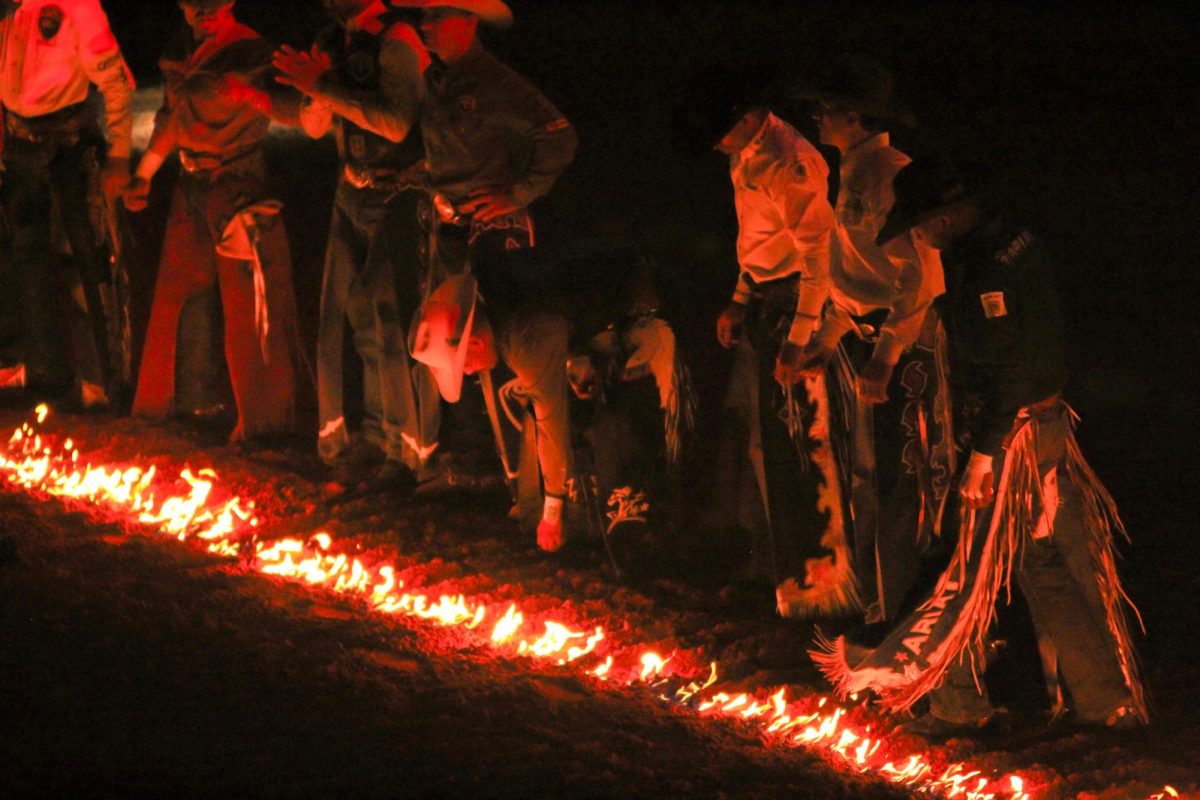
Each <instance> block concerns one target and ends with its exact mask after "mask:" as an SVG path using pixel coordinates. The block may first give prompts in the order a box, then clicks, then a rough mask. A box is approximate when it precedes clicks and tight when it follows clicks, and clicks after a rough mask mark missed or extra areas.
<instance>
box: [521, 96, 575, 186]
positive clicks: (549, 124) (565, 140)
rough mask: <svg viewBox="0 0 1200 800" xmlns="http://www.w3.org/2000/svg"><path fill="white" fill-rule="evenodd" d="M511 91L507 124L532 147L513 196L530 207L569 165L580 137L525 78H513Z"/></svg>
mask: <svg viewBox="0 0 1200 800" xmlns="http://www.w3.org/2000/svg"><path fill="white" fill-rule="evenodd" d="M508 91H509V95H510V97H509V101H510V102H509V104H508V108H507V109H506V111H507V115H506V119H505V123H506V125H507V126H508V128H509V130H510V131H511V132H512V133H515V134H516V135H517V136H519V137H520V138H521V139H523V140H524V142H525V144H526V145H527V146H528V147H529V148H530V152H529V157H528V162H527V166H526V167H525V169H524V170H518V177H517V180H516V181H515V182H514V183H513V187H512V195H513V199H514V200H515V201H516V202H517V204H518V205H520V206H528V205H529V204H530V203H532V202H533V201H534V200H536V199H538V198H539V197H541V196H543V195H545V194H546V193H547V192H549V191H550V188H551V187H552V186H554V182H555V181H557V180H558V176H559V175H561V174H562V173H563V171H564V170H566V168H567V166H568V165H570V163H571V161H572V160H573V159H574V158H575V148H576V146H577V145H578V144H579V138H578V137H577V136H576V134H575V128H574V127H572V125H571V123H570V122H568V121H567V118H566V117H564V116H563V115H562V112H560V111H559V110H558V109H557V108H555V107H554V105H553V104H552V103H551V102H550V101H549V100H547V99H546V98H545V97H544V96H542V93H541V92H539V91H538V90H537V89H535V88H534V87H533V86H532V85H530V84H529V83H527V82H525V81H524V79H521V78H519V77H516V76H513V77H512V78H511V79H510V81H509V90H508Z"/></svg>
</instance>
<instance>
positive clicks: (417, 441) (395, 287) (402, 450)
mask: <svg viewBox="0 0 1200 800" xmlns="http://www.w3.org/2000/svg"><path fill="white" fill-rule="evenodd" d="M418 235H419V228H418V224H417V195H416V193H415V192H403V193H401V194H400V195H398V196H397V197H395V198H393V199H392V200H391V201H390V202H389V203H388V204H387V206H386V211H385V215H384V217H383V219H382V220H381V221H380V223H379V224H378V225H377V226H376V228H375V230H374V232H373V235H372V237H371V242H370V249H369V252H368V255H367V263H366V269H365V271H364V272H363V274H362V276H361V283H362V285H363V287H364V289H365V295H366V297H365V300H369V301H370V304H371V310H373V312H374V324H375V331H376V345H377V362H376V363H377V368H376V372H375V380H376V382H377V386H378V389H377V393H378V398H379V399H378V411H377V414H378V418H379V420H380V422H381V423H382V427H383V434H384V441H385V443H386V444H385V447H384V450H385V452H386V453H387V457H388V459H389V460H391V461H394V462H398V463H402V464H404V465H405V466H407V467H408V468H409V469H411V470H412V471H413V473H414V474H417V473H419V472H420V471H421V470H422V468H423V467H424V466H425V463H426V461H427V460H428V459H429V457H430V456H432V454H433V451H434V450H435V449H436V448H437V424H438V416H437V414H438V402H439V401H438V395H437V386H436V384H435V383H434V381H433V380H432V376H431V375H430V374H429V370H428V369H427V368H426V367H424V366H423V365H420V364H417V363H416V362H415V361H413V360H411V359H410V358H409V354H408V326H409V324H410V322H411V321H412V318H413V315H414V314H415V313H416V311H417V308H418V307H419V306H420V303H421V290H420V281H421V275H420V273H421V270H420V265H419V263H418V260H417V255H418V241H417V237H418Z"/></svg>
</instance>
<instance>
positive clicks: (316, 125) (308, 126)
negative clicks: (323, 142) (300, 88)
mask: <svg viewBox="0 0 1200 800" xmlns="http://www.w3.org/2000/svg"><path fill="white" fill-rule="evenodd" d="M299 122H300V127H301V129H303V131H304V132H305V133H306V134H307V135H308V136H309V138H311V139H320V138H321V137H322V136H324V135H325V134H327V133H329V131H330V129H332V128H333V109H332V108H330V107H329V106H328V105H327V104H326V103H324V102H323V101H321V100H314V99H313V98H311V97H308V98H305V100H304V102H302V103H301V104H300V114H299Z"/></svg>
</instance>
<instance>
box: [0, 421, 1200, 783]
mask: <svg viewBox="0 0 1200 800" xmlns="http://www.w3.org/2000/svg"><path fill="white" fill-rule="evenodd" d="M21 418H22V415H21V413H20V412H18V411H9V412H5V413H4V414H3V416H2V417H0V429H2V430H3V431H8V430H9V429H11V428H13V427H15V426H16V424H18V422H19V421H20V419H21ZM48 426H49V428H50V429H51V430H58V431H61V432H63V433H65V432H70V434H71V435H72V436H74V437H75V438H76V440H77V441H78V442H80V443H81V449H82V450H83V451H84V452H85V453H88V454H89V455H92V456H93V457H94V458H95V460H97V461H104V462H110V463H131V462H136V463H155V464H157V465H159V466H160V467H161V468H164V469H165V468H170V467H172V466H174V467H176V468H178V466H179V465H181V464H182V463H185V462H187V463H190V464H192V465H193V466H195V467H204V466H211V467H213V468H215V469H216V470H217V471H218V472H219V473H220V474H221V476H222V480H223V482H224V483H225V484H226V485H229V486H231V487H233V488H234V490H236V491H237V492H238V493H239V494H240V495H242V496H243V497H247V498H253V499H254V500H255V501H256V503H257V504H258V507H259V512H260V514H261V516H262V517H263V519H264V520H265V521H266V523H267V525H266V526H265V528H264V529H263V531H262V532H261V533H260V535H261V536H263V537H265V538H271V537H275V536H282V535H304V534H308V533H312V532H315V531H317V530H322V529H323V530H328V531H329V532H330V533H332V534H333V535H334V536H336V537H337V538H338V539H339V540H342V541H354V542H357V543H359V544H361V545H362V546H363V547H366V548H376V547H382V548H385V549H387V550H390V551H394V552H396V553H398V554H399V558H400V562H399V563H402V564H404V565H405V566H406V567H410V568H411V567H414V566H415V565H422V566H421V567H420V570H421V574H422V575H423V578H424V581H423V583H424V584H425V585H428V586H434V587H436V586H441V585H449V586H455V587H460V588H459V590H460V591H465V592H468V593H469V594H471V595H473V596H479V597H493V598H494V597H518V598H521V601H522V603H523V604H526V605H531V606H532V607H544V608H549V607H557V606H561V607H563V608H569V609H571V610H572V612H573V613H574V614H577V615H579V616H580V617H581V618H586V619H592V620H596V621H597V624H604V625H605V626H606V627H607V628H608V629H609V630H611V631H613V632H614V633H613V635H614V636H615V637H618V638H623V639H624V640H625V641H627V642H629V643H634V642H653V643H657V644H659V645H660V647H661V649H663V650H664V651H665V650H669V649H671V648H679V649H682V650H687V651H689V652H696V651H701V652H702V653H703V658H712V659H714V660H717V661H718V662H719V663H720V665H721V671H722V676H723V678H722V680H723V681H728V682H729V684H728V685H730V686H736V687H738V689H739V690H744V689H754V688H761V687H768V686H776V685H788V686H789V687H791V689H792V693H793V694H794V695H799V694H802V693H806V692H808V693H818V692H822V691H824V690H825V687H824V686H823V684H822V681H821V678H820V677H819V675H818V674H817V673H816V672H815V670H814V669H813V667H812V666H811V664H810V663H809V661H808V659H807V657H806V656H805V655H804V650H805V649H806V648H807V647H808V646H809V643H810V642H811V636H812V630H811V627H809V626H804V625H797V624H792V623H786V622H783V621H779V620H776V619H773V617H772V614H771V609H770V599H771V598H770V589H769V586H768V585H766V584H761V585H760V584H755V583H752V582H742V583H737V582H734V581H733V580H732V579H729V580H726V581H724V582H721V581H712V580H708V579H705V577H704V571H703V570H689V571H688V573H689V574H688V577H686V578H684V577H680V576H679V575H669V574H668V575H657V576H654V575H651V576H649V577H646V578H644V579H643V580H641V581H640V582H638V583H637V584H634V585H622V584H620V583H618V582H617V581H615V580H614V579H613V576H612V574H611V572H610V571H609V570H608V568H607V567H606V566H605V559H604V556H603V553H602V549H601V548H600V547H599V545H598V544H597V543H595V542H577V543H576V544H575V546H573V547H570V548H568V550H567V551H565V552H564V553H563V554H561V555H558V556H554V557H547V556H544V555H542V554H540V553H539V552H538V551H537V550H536V548H535V547H533V546H532V542H529V541H525V540H523V539H522V538H521V537H520V536H519V535H518V534H517V533H516V531H515V530H514V529H513V528H512V527H511V524H510V523H507V522H505V521H504V520H503V509H504V506H505V496H504V493H503V490H502V489H499V490H498V488H499V487H497V486H496V484H495V482H494V481H493V482H489V481H487V480H482V479H483V478H484V477H485V476H483V475H476V476H474V477H475V478H476V480H475V481H474V482H473V483H472V484H471V485H472V486H473V488H470V489H462V488H458V487H449V488H446V487H443V490H441V491H428V492H424V493H422V494H421V495H418V497H417V498H416V499H414V500H413V501H411V502H408V503H397V502H389V501H388V500H386V499H380V498H375V499H373V500H370V501H365V500H364V501H357V502H353V503H349V504H346V505H341V506H338V507H336V508H332V509H331V508H329V507H327V506H326V505H325V504H324V503H323V502H322V500H323V487H322V485H321V483H320V481H319V480H314V478H319V477H320V471H319V469H317V467H316V465H315V464H313V463H312V462H311V459H310V457H309V456H308V455H307V454H306V453H305V452H303V451H302V450H301V449H299V448H298V447H294V446H289V447H281V448H278V449H274V450H260V451H257V452H254V453H249V454H247V453H245V452H243V451H240V450H238V449H235V448H233V447H229V446H223V447H222V446H214V445H213V443H212V437H211V436H210V435H207V434H199V433H196V432H193V431H190V430H187V429H183V428H166V429H164V428H159V427H154V426H148V425H146V424H145V423H138V422H134V421H131V420H121V419H117V420H114V419H109V418H104V417H97V416H82V417H69V416H56V417H52V418H51V420H50V422H49V423H48ZM467 477H470V476H467ZM0 536H2V537H4V538H5V539H6V540H7V541H8V542H10V543H11V544H12V546H13V548H15V552H10V553H9V555H8V556H7V557H5V559H4V561H3V566H0V609H3V615H2V617H0V640H2V641H3V642H4V647H3V648H2V649H0V703H2V705H3V708H4V709H5V713H4V714H3V715H2V717H0V786H3V787H5V791H4V793H3V794H4V796H6V797H43V796H54V797H161V796H166V795H170V796H181V797H183V796H186V797H218V796H221V797H235V796H236V797H243V796H245V797H309V796H319V795H323V796H329V795H338V796H363V797H562V796H569V797H731V798H732V797H745V798H758V797H806V798H809V797H811V798H847V797H863V798H869V797H879V798H884V797H899V796H904V795H903V793H902V792H899V791H898V790H896V789H894V788H891V787H889V786H887V785H885V784H884V783H883V782H882V781H878V780H869V779H866V778H863V777H860V776H854V775H852V774H851V773H850V772H849V771H847V770H846V769H845V768H844V767H837V766H835V765H833V764H832V762H831V761H827V760H824V759H823V757H822V756H820V755H817V754H813V753H808V752H805V751H804V750H800V749H790V748H786V747H783V746H781V745H778V744H774V745H772V744H765V743H763V742H762V741H761V740H760V739H759V738H758V737H757V736H756V735H755V734H754V733H753V732H752V731H751V730H750V729H749V728H747V727H744V726H739V725H737V724H734V723H731V722H728V721H720V720H711V719H701V718H698V717H697V716H696V715H695V714H694V713H692V712H689V711H687V710H684V709H678V708H675V707H671V706H668V705H665V704H664V703H662V702H660V701H658V700H656V699H655V697H654V696H653V694H652V693H649V692H646V691H645V690H640V689H637V688H629V689H620V688H617V689H613V688H612V687H609V686H607V685H603V686H602V685H600V684H598V683H597V682H596V681H594V680H592V679H587V678H583V677H580V676H578V675H575V674H571V673H570V672H566V671H564V670H562V669H559V668H554V667H551V668H545V667H538V666H537V665H534V664H531V663H530V662H529V661H528V660H527V659H523V658H515V659H514V658H498V657H496V656H495V655H494V654H493V653H491V652H489V651H488V650H487V649H486V648H481V647H478V646H468V647H465V648H464V645H463V642H462V640H461V637H460V636H458V635H456V634H453V633H451V632H448V631H446V630H444V629H441V628H437V627H433V626H429V625H425V624H422V623H420V622H407V621H405V620H403V619H400V620H398V619H394V618H391V617H382V616H380V615H378V614H372V613H370V612H368V611H367V610H366V609H365V608H364V607H361V606H358V605H356V604H354V603H352V602H348V601H345V600H343V599H342V598H339V597H337V596H333V595H329V594H327V593H320V592H317V593H314V592H312V591H310V590H307V589H305V588H301V587H299V586H297V585H295V584H293V583H290V582H287V581H284V580H281V579H273V578H267V577H263V576H261V575H257V574H254V573H250V572H247V570H246V569H245V568H244V567H243V566H241V565H240V564H239V563H237V562H231V561H228V560H224V559H217V558H215V557H212V556H208V555H207V554H205V553H203V552H202V551H201V550H199V549H198V548H196V547H195V546H193V545H187V544H180V543H177V542H174V541H170V540H166V541H164V540H162V539H161V538H153V537H149V536H146V535H142V534H139V533H138V530H137V527H136V526H133V527H129V526H124V527H123V526H121V525H118V524H114V523H113V522H112V521H111V519H105V518H104V517H103V516H98V515H96V514H95V513H94V512H89V511H87V510H85V509H80V508H70V507H68V506H67V505H65V504H64V503H62V502H60V501H57V500H50V499H47V500H39V499H36V498H34V497H32V496H29V495H27V494H22V493H19V492H14V491H5V492H4V493H3V494H0ZM697 566H699V564H698V563H697ZM718 572H719V571H718V570H713V569H710V570H709V571H708V574H709V575H715V574H717V573H718ZM1143 612H1144V613H1146V614H1147V616H1148V617H1149V618H1150V619H1151V620H1155V619H1156V618H1158V616H1159V614H1160V613H1162V612H1163V610H1162V609H1159V608H1157V607H1156V606H1155V605H1154V604H1153V603H1151V604H1150V605H1149V606H1147V605H1146V604H1143ZM1156 641H1157V640H1156ZM1147 673H1148V675H1149V679H1150V683H1151V687H1152V689H1153V690H1154V692H1155V696H1156V698H1157V700H1158V703H1157V705H1156V711H1157V718H1156V724H1155V726H1154V727H1153V728H1151V729H1150V730H1149V731H1145V732H1136V733H1131V734H1125V735H1114V734H1109V733H1107V732H1097V731H1082V730H1072V729H1061V730H1057V731H1049V732H1047V731H1046V730H1044V729H1043V728H1042V726H1041V723H1040V721H1039V718H1038V717H1037V715H1036V713H1035V711H1034V710H1033V709H1021V708H1020V707H1019V704H1018V707H1016V708H1014V714H1013V719H1014V723H1013V725H1012V726H1011V728H1010V729H1007V730H1004V731H1002V732H997V733H994V734H990V735H989V737H988V738H985V739H981V740H978V741H973V740H966V739H964V740H956V741H952V742H949V743H947V744H946V745H944V746H939V747H925V746H924V745H923V744H922V743H920V742H918V741H916V740H911V741H902V744H903V745H908V746H910V747H911V748H912V750H913V751H916V750H917V749H923V750H927V751H928V752H929V753H930V754H932V755H931V758H932V759H935V760H936V761H937V762H938V763H944V762H950V761H957V760H965V761H968V762H970V763H971V764H972V765H974V766H978V767H981V768H983V769H987V770H995V771H997V772H998V773H1003V772H1007V771H1017V772H1019V773H1021V774H1022V775H1025V776H1026V777H1027V778H1028V779H1029V780H1030V781H1032V782H1035V783H1036V785H1037V786H1038V787H1039V788H1038V792H1037V794H1036V796H1037V797H1039V798H1062V797H1089V798H1124V797H1131V798H1132V797H1149V796H1150V794H1151V793H1152V792H1154V791H1158V790H1161V789H1162V787H1163V785H1164V784H1171V785H1173V786H1174V787H1175V788H1177V789H1179V790H1181V791H1184V792H1187V791H1188V790H1195V789H1196V788H1197V786H1198V785H1200V760H1198V757H1200V747H1198V745H1197V742H1198V741H1200V736H1198V734H1200V725H1198V724H1197V722H1196V720H1195V717H1194V715H1193V713H1192V707H1193V706H1192V703H1191V702H1190V700H1189V698H1194V696H1195V686H1196V683H1197V678H1198V677H1200V676H1197V673H1196V665H1195V664H1194V663H1193V662H1191V660H1190V656H1189V654H1188V652H1186V651H1184V650H1179V651H1175V652H1171V651H1170V650H1169V649H1167V648H1163V647H1153V648H1148V652H1147ZM1035 688H1036V684H1031V685H1026V686H1024V687H1012V686H1009V687H1007V688H1005V687H1003V686H1001V687H999V689H998V691H1000V692H1001V695H1002V696H1003V695H1004V693H1005V692H1007V693H1008V694H1009V695H1010V696H1014V697H1017V696H1019V695H1020V694H1021V692H1022V691H1024V692H1030V691H1033V690H1034V689H1035Z"/></svg>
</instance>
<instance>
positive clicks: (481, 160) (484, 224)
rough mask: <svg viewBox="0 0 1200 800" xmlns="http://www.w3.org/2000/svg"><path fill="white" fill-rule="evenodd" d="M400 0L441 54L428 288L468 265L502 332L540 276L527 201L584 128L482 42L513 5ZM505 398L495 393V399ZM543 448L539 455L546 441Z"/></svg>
mask: <svg viewBox="0 0 1200 800" xmlns="http://www.w3.org/2000/svg"><path fill="white" fill-rule="evenodd" d="M390 2H391V4H392V5H393V6H396V7H408V8H419V9H422V19H421V24H420V32H421V37H422V39H424V41H425V44H426V45H427V46H428V47H429V50H430V52H431V54H432V55H433V64H432V65H431V66H430V68H429V69H428V70H426V73H425V85H426V97H425V103H424V105H423V106H422V109H421V135H422V138H423V139H424V142H425V161H426V164H427V168H428V178H429V191H430V199H431V206H432V208H431V209H430V213H429V215H428V217H427V221H428V224H429V228H430V230H429V242H430V245H429V262H430V264H429V269H430V277H429V284H430V285H433V284H435V283H437V282H438V280H440V279H441V277H442V276H444V275H447V274H454V273H459V272H463V271H466V270H470V271H471V273H472V274H473V275H474V276H475V277H476V279H477V280H478V282H479V288H480V293H481V295H482V296H483V298H484V299H485V300H486V302H487V307H488V317H489V319H490V320H491V322H492V325H493V326H494V327H495V329H496V330H498V331H509V330H513V329H514V327H513V326H512V325H510V324H509V320H508V319H507V318H506V317H507V315H508V314H510V313H512V312H513V311H515V310H516V309H517V308H518V307H519V306H520V305H521V303H522V300H523V298H524V297H525V296H526V295H527V294H529V293H530V292H531V291H535V288H536V285H537V282H538V280H539V278H538V276H536V275H535V274H534V273H533V270H532V269H531V267H530V262H529V258H528V251H529V250H530V248H532V247H533V246H534V227H533V218H532V216H531V215H530V213H529V204H530V203H532V202H533V201H535V200H537V199H538V198H540V197H542V196H543V195H545V194H546V193H547V192H549V191H550V188H551V187H552V186H553V185H554V183H555V181H556V180H557V179H558V176H559V175H560V174H561V173H562V172H563V170H565V169H566V168H567V165H568V164H570V163H571V160H572V158H573V157H574V154H575V147H576V144H577V141H578V140H577V137H576V135H575V131H574V129H573V128H572V126H571V124H570V123H569V122H568V121H567V120H566V118H565V117H563V115H562V113H560V112H559V111H558V109H556V108H555V107H554V106H553V105H551V103H550V102H549V101H548V100H547V99H546V98H545V97H543V96H542V94H541V93H540V92H539V91H538V90H537V89H536V88H534V87H533V86H532V85H531V84H530V83H529V82H528V81H527V80H525V79H524V78H523V77H521V76H520V75H518V74H517V73H516V72H514V71H513V70H512V69H510V68H509V67H507V66H505V65H504V64H502V63H501V62H500V61H498V60H497V59H496V58H495V57H494V56H492V55H491V54H490V53H488V52H487V50H485V49H484V47H483V45H482V43H481V42H480V41H479V38H478V31H479V26H480V24H483V25H487V26H490V27H494V28H507V27H509V26H510V25H511V24H512V21H513V17H512V11H511V10H509V8H508V6H507V5H505V4H504V3H503V2H501V0H390ZM564 355H565V354H564ZM555 363H557V362H555ZM564 365H565V358H564ZM557 369H558V368H557V367H555V370H556V375H555V381H557V378H558V376H557ZM564 370H565V366H564ZM482 382H483V384H484V391H485V394H490V393H491V392H490V390H491V389H492V388H494V386H493V384H492V383H491V381H490V379H489V376H487V375H485V376H484V379H483V381H482ZM556 392H557V389H555V390H554V392H553V393H554V397H555V399H554V400H553V401H552V402H553V403H554V404H557V402H558V400H557V394H556ZM496 400H497V398H495V397H494V396H493V397H490V398H489V399H488V402H490V403H492V404H495V402H496ZM534 405H536V403H534ZM538 424H539V428H538V430H539V431H540V430H541V427H540V426H541V422H540V421H539V423H538ZM553 435H555V436H557V433H555V434H553ZM538 446H539V450H540V449H541V446H542V445H541V443H540V440H539V445H538ZM554 446H555V447H557V444H555V445H554ZM557 469H558V467H557V465H556V464H555V465H554V468H553V470H552V473H551V474H549V475H547V474H546V473H545V471H544V470H543V483H544V486H543V487H542V488H543V490H544V493H545V499H544V502H543V509H542V515H541V516H542V519H541V521H540V522H539V524H538V541H539V543H540V544H541V545H542V546H543V547H544V548H545V549H548V550H555V549H557V548H558V547H560V546H561V545H562V535H563V534H562V531H563V526H562V521H561V518H562V505H563V499H564V494H563V493H565V491H566V488H565V484H562V483H561V482H560V481H559V480H558V476H557Z"/></svg>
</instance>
